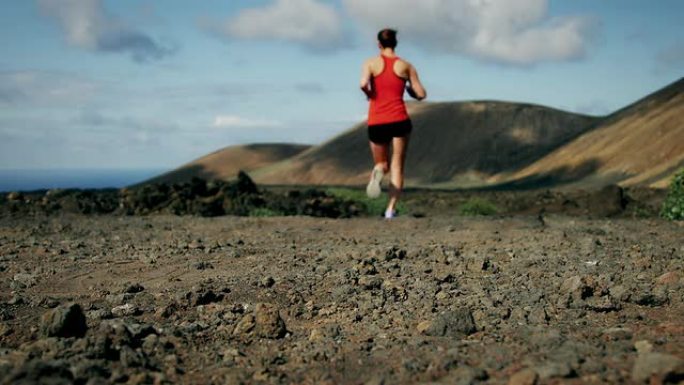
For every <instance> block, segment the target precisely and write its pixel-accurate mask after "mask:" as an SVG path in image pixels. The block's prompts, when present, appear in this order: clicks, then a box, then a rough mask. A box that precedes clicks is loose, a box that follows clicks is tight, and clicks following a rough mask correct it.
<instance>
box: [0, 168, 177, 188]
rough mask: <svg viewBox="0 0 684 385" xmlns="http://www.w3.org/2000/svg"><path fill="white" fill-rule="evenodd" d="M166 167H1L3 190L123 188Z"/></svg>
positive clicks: (145, 178) (0, 184) (154, 174)
mask: <svg viewBox="0 0 684 385" xmlns="http://www.w3.org/2000/svg"><path fill="white" fill-rule="evenodd" d="M165 171H167V170H166V169H73V168H69V169H24V170H22V169H5V170H3V169H0V192H9V191H34V190H47V189H55V188H63V189H66V188H75V189H102V188H122V187H126V186H130V185H133V184H136V183H140V182H142V181H144V180H147V179H149V178H152V177H154V176H157V175H159V174H161V173H163V172H165Z"/></svg>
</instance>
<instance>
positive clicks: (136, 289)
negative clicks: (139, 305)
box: [124, 283, 145, 294]
mask: <svg viewBox="0 0 684 385" xmlns="http://www.w3.org/2000/svg"><path fill="white" fill-rule="evenodd" d="M143 290H145V288H144V287H143V285H141V284H139V283H134V284H131V285H128V286H127V287H126V289H125V290H124V293H129V294H136V293H140V292H142V291H143Z"/></svg>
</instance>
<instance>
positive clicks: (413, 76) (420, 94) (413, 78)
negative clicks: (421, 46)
mask: <svg viewBox="0 0 684 385" xmlns="http://www.w3.org/2000/svg"><path fill="white" fill-rule="evenodd" d="M406 91H407V92H408V94H409V96H410V97H412V98H414V99H416V100H423V99H425V98H426V97H427V91H425V87H423V84H422V83H421V82H420V78H418V71H416V68H415V67H414V66H413V65H411V64H409V84H408V86H407V87H406Z"/></svg>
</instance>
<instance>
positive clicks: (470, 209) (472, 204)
mask: <svg viewBox="0 0 684 385" xmlns="http://www.w3.org/2000/svg"><path fill="white" fill-rule="evenodd" d="M458 212H459V213H460V214H461V215H465V216H469V217H470V216H477V215H494V214H497V213H498V212H499V209H498V208H497V207H496V205H494V203H492V202H490V201H488V200H486V199H484V198H477V197H474V198H470V199H468V200H467V201H466V202H464V203H462V204H461V205H460V206H459V207H458Z"/></svg>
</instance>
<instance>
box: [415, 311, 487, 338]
mask: <svg viewBox="0 0 684 385" xmlns="http://www.w3.org/2000/svg"><path fill="white" fill-rule="evenodd" d="M476 331H477V327H476V326H475V320H474V319H473V314H472V313H471V312H470V310H468V309H465V308H461V309H458V310H453V311H447V312H445V313H442V314H440V315H439V316H437V318H435V320H434V321H432V322H431V324H430V326H429V328H428V329H427V330H426V331H425V334H427V335H429V336H433V337H454V338H461V337H464V336H467V335H470V334H472V333H475V332H476Z"/></svg>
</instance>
